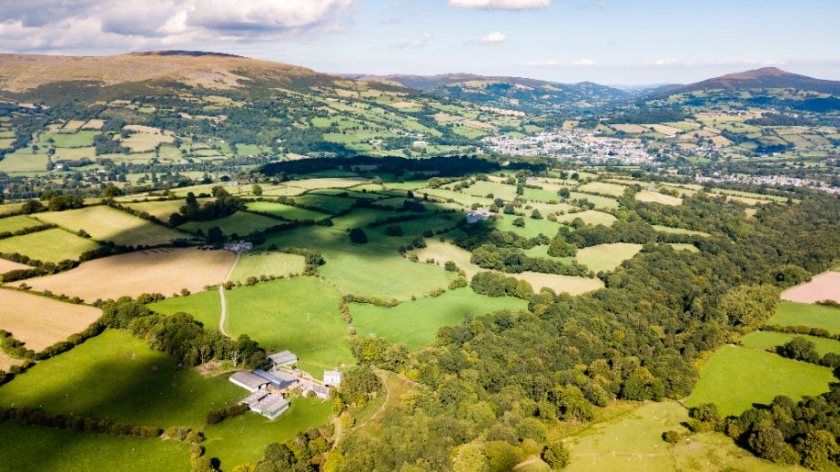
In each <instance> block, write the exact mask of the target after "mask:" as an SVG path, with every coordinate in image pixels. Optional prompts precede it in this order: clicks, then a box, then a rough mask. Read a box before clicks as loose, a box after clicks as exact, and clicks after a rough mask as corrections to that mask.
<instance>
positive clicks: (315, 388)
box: [301, 381, 330, 400]
mask: <svg viewBox="0 0 840 472" xmlns="http://www.w3.org/2000/svg"><path fill="white" fill-rule="evenodd" d="M301 391H302V392H303V394H304V395H306V394H307V393H308V392H312V393H314V394H315V396H316V397H318V398H320V399H321V400H327V399H329V398H330V389H329V388H328V387H326V386H324V385H321V384H319V383H317V382H311V381H310V382H303V383H301Z"/></svg>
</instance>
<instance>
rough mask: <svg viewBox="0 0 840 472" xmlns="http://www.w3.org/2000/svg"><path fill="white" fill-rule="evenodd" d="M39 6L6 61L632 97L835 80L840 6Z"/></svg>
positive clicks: (17, 15)
mask: <svg viewBox="0 0 840 472" xmlns="http://www.w3.org/2000/svg"><path fill="white" fill-rule="evenodd" d="M34 3H36V5H33V2H32V1H23V0H7V1H6V2H4V10H3V12H0V52H7V53H18V54H63V55H93V56H101V55H110V54H118V53H124V52H139V51H149V50H170V49H178V50H207V51H217V52H225V53H231V54H236V55H242V56H246V57H251V58H254V59H262V60H271V61H276V62H282V63H288V64H294V65H299V66H304V67H308V68H311V69H313V70H316V71H319V72H324V73H330V74H371V75H389V74H400V75H423V76H428V75H438V74H446V73H469V74H477V75H485V76H487V75H490V76H515V77H527V78H533V79H539V80H546V81H551V82H561V83H577V82H595V83H599V84H609V85H621V86H627V87H637V86H642V85H645V86H647V85H652V84H672V83H680V84H685V83H692V82H697V81H701V80H704V79H707V78H710V77H717V76H720V75H724V74H726V73H733V72H740V71H744V70H751V69H756V68H761V67H767V66H776V67H780V68H782V69H784V70H787V71H790V72H794V73H797V74H802V75H807V76H811V77H815V78H820V79H826V80H840V57H838V56H837V53H836V51H834V50H833V47H832V46H833V45H834V44H838V43H840V31H837V29H836V28H833V25H832V24H831V23H832V21H831V19H832V18H836V17H837V16H838V15H840V4H828V5H826V2H821V1H818V0H808V1H803V2H797V4H796V5H790V4H786V3H785V2H780V1H773V2H770V4H768V2H759V1H757V0H749V1H744V2H724V1H722V0H714V1H711V2H705V3H703V4H700V3H697V4H692V5H672V4H669V3H668V2H666V1H664V0H651V1H647V2H642V1H640V0H628V1H625V2H615V1H613V2H610V1H605V0H566V1H558V0H436V1H434V2H422V1H420V0H396V1H394V0H307V1H304V0H288V1H285V2H283V3H282V4H279V5H278V4H275V3H272V2H270V1H268V0H243V1H239V2H236V3H233V2H208V1H207V0H189V1H187V2H179V3H178V4H175V3H174V2H170V1H168V0H155V1H154V2H153V4H154V5H149V4H145V3H144V4H143V5H134V4H132V3H130V2H127V1H124V0H120V1H115V2H100V1H96V0H87V1H85V2H76V3H73V4H67V3H65V2H59V1H55V0H36V1H35V2H34ZM736 3H737V4H736ZM33 6H34V7H37V8H33ZM722 18H723V19H726V21H721V19H722Z"/></svg>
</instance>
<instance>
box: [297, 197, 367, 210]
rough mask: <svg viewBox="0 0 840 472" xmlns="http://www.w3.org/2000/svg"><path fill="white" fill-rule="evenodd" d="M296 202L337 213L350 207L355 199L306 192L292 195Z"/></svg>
mask: <svg viewBox="0 0 840 472" xmlns="http://www.w3.org/2000/svg"><path fill="white" fill-rule="evenodd" d="M293 198H294V200H295V202H296V203H299V204H302V205H305V206H308V207H314V208H317V209H319V210H322V211H324V212H327V213H338V212H341V211H344V210H346V209H348V208H350V207H352V206H353V205H354V204H355V203H356V201H355V200H354V199H352V198H344V197H337V196H333V195H320V194H316V193H308V194H306V195H300V196H297V197H293Z"/></svg>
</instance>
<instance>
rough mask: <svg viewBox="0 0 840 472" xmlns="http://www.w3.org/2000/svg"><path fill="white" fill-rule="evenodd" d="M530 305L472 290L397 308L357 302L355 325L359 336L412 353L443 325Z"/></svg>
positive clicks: (515, 299)
mask: <svg viewBox="0 0 840 472" xmlns="http://www.w3.org/2000/svg"><path fill="white" fill-rule="evenodd" d="M527 306H528V304H527V303H526V302H525V301H524V300H520V299H517V298H512V297H498V298H496V297H487V296H484V295H479V294H477V293H475V292H473V291H472V289H470V288H461V289H457V290H449V291H447V292H446V293H444V294H443V295H441V296H439V297H424V298H420V299H418V300H417V301H410V302H404V303H401V304H400V305H398V306H396V307H393V308H384V307H379V306H375V305H370V304H361V303H354V304H352V305H351V306H350V313H351V314H352V315H353V326H354V327H355V328H356V331H357V333H358V334H359V336H381V337H383V338H385V339H387V340H388V341H390V342H391V343H397V342H402V343H403V344H405V345H406V347H407V348H408V349H410V350H415V349H420V348H422V347H424V346H427V345H429V344H431V343H432V342H433V341H434V339H435V337H436V335H437V332H438V329H439V328H441V327H443V326H452V325H457V324H460V323H461V322H462V321H463V320H464V318H465V317H467V316H473V317H475V316H481V315H485V314H488V313H492V312H494V311H499V310H524V309H526V308H527Z"/></svg>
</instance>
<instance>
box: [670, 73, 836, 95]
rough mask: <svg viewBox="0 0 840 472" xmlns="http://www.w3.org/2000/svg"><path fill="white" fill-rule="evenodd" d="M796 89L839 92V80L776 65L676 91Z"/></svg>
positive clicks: (704, 81) (830, 92) (712, 79)
mask: <svg viewBox="0 0 840 472" xmlns="http://www.w3.org/2000/svg"><path fill="white" fill-rule="evenodd" d="M771 88H780V89H797V90H807V91H813V92H820V93H829V94H839V93H840V82H838V81H834V80H822V79H815V78H813V77H808V76H806V75H800V74H794V73H791V72H787V71H784V70H782V69H779V68H777V67H762V68H760V69H753V70H748V71H744V72H736V73H733V74H726V75H722V76H720V77H714V78H711V79H707V80H703V81H701V82H696V83H693V84H690V85H686V86H683V87H677V88H676V90H675V91H676V92H688V91H695V90H729V89H738V90H749V89H771Z"/></svg>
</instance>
